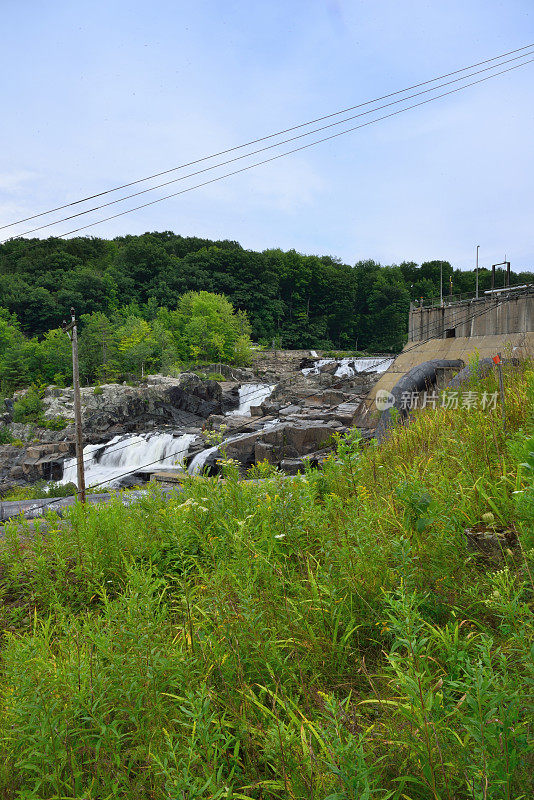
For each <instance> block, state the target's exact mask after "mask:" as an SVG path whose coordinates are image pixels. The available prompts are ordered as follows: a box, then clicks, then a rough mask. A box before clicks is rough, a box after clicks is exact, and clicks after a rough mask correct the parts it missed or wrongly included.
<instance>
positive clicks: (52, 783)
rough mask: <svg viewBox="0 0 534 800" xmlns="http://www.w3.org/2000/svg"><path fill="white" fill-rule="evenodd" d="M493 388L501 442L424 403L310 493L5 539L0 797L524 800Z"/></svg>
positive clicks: (527, 513) (520, 590)
mask: <svg viewBox="0 0 534 800" xmlns="http://www.w3.org/2000/svg"><path fill="white" fill-rule="evenodd" d="M505 377H506V414H507V431H508V435H505V432H504V430H503V423H502V418H501V411H500V408H499V407H497V408H496V409H494V410H490V411H487V410H486V411H483V410H482V409H466V408H465V409H462V408H461V407H460V408H459V409H457V410H446V409H441V408H437V409H431V408H430V409H426V410H425V411H422V412H421V413H420V414H418V415H417V416H416V418H415V419H414V421H413V422H412V424H411V425H410V426H409V427H406V428H398V429H395V430H394V431H393V432H392V434H391V436H390V438H389V439H388V440H387V441H386V442H385V443H384V444H383V445H382V446H380V447H377V446H375V445H370V446H368V447H366V448H364V449H362V446H361V445H360V442H359V441H358V436H357V433H354V434H353V435H352V436H350V437H348V439H346V440H342V441H340V442H339V443H338V448H337V454H336V455H335V456H333V457H332V458H330V459H329V460H328V462H327V463H326V465H325V468H324V470H323V471H321V472H316V471H311V470H310V471H308V472H307V473H306V474H305V475H302V476H299V477H297V478H295V479H286V478H284V477H283V476H280V475H278V474H276V472H274V473H273V474H272V475H271V476H270V477H267V478H265V479H264V480H262V481H258V482H252V483H242V482H239V481H238V480H237V475H236V473H235V471H234V470H233V468H232V465H231V464H228V465H227V466H226V467H225V469H226V481H225V482H224V483H223V482H218V481H217V480H215V479H208V480H198V479H191V480H190V481H189V483H188V484H187V485H186V487H185V491H184V493H183V494H181V495H176V496H174V497H173V498H172V499H170V500H169V499H167V498H164V497H162V496H161V494H160V493H159V492H158V490H157V489H156V488H154V489H153V490H152V491H151V492H150V494H149V495H147V497H145V498H144V499H143V500H142V501H141V502H139V503H138V504H136V505H132V506H129V507H125V506H123V505H122V503H121V502H120V500H119V499H118V498H117V499H116V500H114V501H112V502H111V503H110V504H109V505H107V506H101V507H89V508H87V509H84V508H82V507H81V506H76V507H75V508H74V509H73V510H72V512H70V514H69V516H68V518H67V519H66V520H59V519H55V518H53V517H51V518H49V520H48V521H47V529H46V531H44V532H43V533H42V535H41V533H40V532H39V531H37V533H36V534H33V533H31V532H30V531H26V530H25V528H24V525H22V526H19V525H12V526H11V527H10V528H8V529H7V531H6V536H5V540H4V542H3V545H2V547H1V549H0V575H1V587H2V590H1V591H2V600H3V605H2V630H3V640H2V652H1V658H2V663H1V666H2V672H1V676H0V682H1V686H0V695H1V700H0V704H1V705H0V741H1V747H2V755H3V758H2V759H1V764H2V765H1V766H0V796H1V797H2V798H6V800H12V799H13V800H14V798H24V799H25V800H37V798H39V800H52V798H55V800H59V798H61V800H74V798H76V799H77V800H78V799H79V798H84V799H86V800H111V798H125V799H126V798H128V799H130V798H131V799H132V800H133V798H136V800H137V799H138V798H143V799H144V798H154V800H156V798H157V799H158V800H159V798H168V800H175V799H176V800H178V798H180V800H181V799H182V798H187V800H193V799H194V798H195V799H198V800H200V798H202V799H204V798H212V799H213V800H219V799H220V798H257V800H275V798H279V799H280V800H282V798H283V799H284V800H285V798H291V799H293V800H297V799H298V800H300V798H302V799H304V798H313V800H327V799H328V800H365V798H372V799H373V800H375V799H376V800H379V799H382V798H383V799H384V800H386V799H387V798H398V799H399V800H400V798H405V799H407V800H427V798H428V799H429V800H463V798H466V800H467V799H468V798H470V799H471V800H503V799H506V800H519V799H520V798H529V797H531V796H532V791H533V786H532V783H531V778H530V775H531V773H532V766H533V765H532V748H531V742H532V739H531V733H532V730H531V725H532V723H531V720H532V711H533V706H532V688H533V682H534V670H533V659H532V656H533V653H534V651H533V646H534V645H533V642H534V638H533V625H532V616H531V611H532V598H533V594H532V593H533V588H534V587H533V585H532V580H531V575H532V571H533V564H532V561H533V560H534V488H533V487H534V464H533V465H532V467H531V466H530V461H531V458H532V457H534V444H533V443H532V440H531V437H532V435H533V433H534V431H533V428H532V412H533V410H534V378H533V377H532V374H531V373H530V374H529V373H528V372H527V371H526V370H525V369H524V368H521V369H517V370H513V371H512V370H509V371H508V372H507V373H506V376H505ZM469 389H470V390H473V391H480V392H482V391H487V392H493V391H495V389H496V386H495V384H494V379H493V378H492V377H490V378H488V379H486V381H484V382H483V383H480V384H478V385H476V386H475V385H474V386H472V387H469ZM460 405H461V403H460ZM263 474H267V475H268V470H266V469H265V470H263ZM466 531H467V533H466ZM473 532H475V533H476V532H478V536H479V538H480V539H481V540H482V541H483V542H486V543H487V542H488V541H489V542H490V544H492V548H490V549H487V548H486V549H484V548H481V549H477V548H476V546H474V545H473V541H474V537H473ZM495 543H496V545H495Z"/></svg>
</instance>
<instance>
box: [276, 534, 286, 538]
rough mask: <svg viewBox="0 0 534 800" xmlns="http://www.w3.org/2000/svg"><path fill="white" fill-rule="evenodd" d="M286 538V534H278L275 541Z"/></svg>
mask: <svg viewBox="0 0 534 800" xmlns="http://www.w3.org/2000/svg"><path fill="white" fill-rule="evenodd" d="M284 537H285V533H277V534H275V537H274V538H275V539H283V538H284Z"/></svg>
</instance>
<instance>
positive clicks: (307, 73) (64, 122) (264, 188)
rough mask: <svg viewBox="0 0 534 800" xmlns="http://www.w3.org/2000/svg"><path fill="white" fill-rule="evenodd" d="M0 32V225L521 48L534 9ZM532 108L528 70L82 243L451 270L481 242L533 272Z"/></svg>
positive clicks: (446, 9)
mask: <svg viewBox="0 0 534 800" xmlns="http://www.w3.org/2000/svg"><path fill="white" fill-rule="evenodd" d="M0 19H1V21H2V26H1V27H2V31H3V33H2V47H1V48H0V87H1V97H2V118H1V122H0V224H6V223H8V222H10V221H12V220H14V219H18V218H20V217H23V216H27V215H29V214H31V213H36V212H38V211H41V210H44V209H47V208H50V207H53V206H55V205H59V204H62V203H64V202H69V201H71V200H75V199H78V198H79V197H81V196H85V195H88V194H92V193H93V192H97V191H101V190H102V189H106V188H110V187H113V186H115V185H118V184H120V183H123V182H126V181H129V180H133V179H135V178H139V177H143V176H145V175H148V174H151V173H153V172H156V171H159V170H163V169H166V168H169V167H172V166H175V165H176V164H179V163H181V162H183V161H190V160H192V159H194V158H199V157H201V156H203V155H207V154H209V153H212V152H214V151H217V150H221V149H224V148H226V147H232V146H234V145H237V144H240V143H242V142H244V141H247V140H249V139H252V138H255V137H257V136H262V135H264V134H266V133H270V132H273V131H277V130H279V129H282V128H285V127H288V126H290V125H292V124H298V123H299V122H304V121H306V120H308V119H311V118H314V117H317V116H321V115H323V114H328V113H330V112H333V111H336V110H338V109H340V108H344V107H347V106H351V105H354V104H356V103H359V102H363V101H365V100H368V99H371V98H373V97H376V96H379V95H383V94H386V93H388V92H391V91H395V90H396V89H400V88H402V87H405V86H408V85H410V84H414V83H418V82H420V81H423V80H425V79H428V78H431V77H434V76H436V75H439V74H442V73H446V72H449V71H451V70H454V69H457V68H459V67H462V66H465V65H468V64H470V63H474V62H477V61H480V60H483V59H486V58H491V57H492V56H494V55H497V54H499V53H501V52H505V51H509V50H512V49H514V48H517V47H522V46H523V45H525V44H528V43H529V42H530V41H534V3H533V2H532V0H506V2H505V1H504V0H503V1H502V2H500V1H498V0H461V1H460V0H447V2H445V1H444V0H443V1H442V2H438V0H426V2H425V1H424V0H402V2H401V1H400V0H374V2H371V0H365V1H363V0H352V1H351V0H307V2H305V1H304V0H286V1H285V2H281V1H280V0H270V2H266V1H265V2H264V0H248V2H245V0H225V1H224V2H222V0H221V1H220V2H215V0H204V1H203V0H196V2H194V1H193V0H176V1H175V2H171V0H152V2H150V3H149V2H147V1H146V0H129V1H128V0H25V1H24V2H21V0H0ZM533 100H534V63H533V64H531V65H529V66H527V67H524V68H522V69H519V70H516V71H514V72H511V73H508V74H506V75H503V76H501V77H498V78H495V79H494V80H491V81H488V82H486V83H483V84H480V85H479V86H476V87H472V88H470V89H467V90H466V91H465V92H460V93H458V94H453V95H451V96H450V97H447V98H443V99H442V100H438V101H437V102H435V103H430V104H428V105H427V106H423V107H421V108H419V109H416V110H413V111H409V112H407V113H406V114H402V115H400V116H398V117H396V118H393V119H390V120H386V121H384V122H381V123H378V124H377V125H374V126H370V127H368V128H364V129H363V130H360V131H356V132H355V133H352V134H348V135H347V136H343V137H340V138H338V139H334V140H333V141H332V142H327V143H324V144H321V145H318V146H317V147H315V148H311V149H309V150H305V151H303V152H301V153H298V154H295V155H293V156H290V157H288V158H287V159H280V160H279V161H275V162H274V163H272V164H269V165H265V166H262V167H259V168H257V169H255V170H251V171H249V172H246V173H243V174H241V175H236V176H233V177H232V178H230V179H228V180H226V181H221V182H219V183H216V184H213V185H211V186H208V187H204V188H202V189H199V190H196V191H194V192H190V193H188V194H185V195H183V196H181V197H177V198H174V199H172V200H167V201H165V202H162V203H160V204H158V205H155V206H152V207H151V208H147V209H143V210H141V211H137V212H135V213H133V214H131V215H128V216H124V217H121V218H119V219H116V220H113V221H109V222H106V223H103V224H101V225H98V226H96V227H93V228H90V229H89V230H88V231H87V235H98V236H106V237H111V236H116V235H121V234H126V233H142V232H144V231H147V230H173V231H175V232H176V233H180V234H182V235H196V236H205V237H209V238H213V239H217V238H227V239H236V240H238V241H239V242H241V244H242V245H243V246H244V247H247V248H252V249H264V248H267V247H282V248H284V249H289V248H292V247H294V248H295V249H297V250H299V251H301V252H304V253H316V254H330V255H334V256H338V257H340V258H341V259H342V260H343V261H345V262H347V263H354V262H355V261H357V260H360V259H365V258H373V259H375V260H377V261H380V262H382V263H400V262H401V261H403V260H414V261H417V262H421V261H424V260H428V259H433V258H443V259H449V260H450V261H452V263H453V264H454V265H455V266H458V267H461V268H467V267H471V266H473V264H474V257H475V255H474V254H475V248H476V245H477V244H480V263H481V264H482V265H484V266H489V265H490V264H491V263H493V262H495V261H501V260H503V258H504V256H505V254H506V255H507V257H508V258H509V259H510V260H511V261H512V266H513V268H515V269H527V268H530V269H531V268H534V242H533V236H532V231H533V218H534V214H533V211H534V201H533V196H532V187H533V184H534V180H533V178H534V155H533V152H534V151H533V147H532V141H533V118H534V102H533ZM414 102H415V101H414ZM383 113H384V112H383ZM353 124H354V123H353ZM237 166H239V164H238V165H237ZM170 177H172V176H170ZM208 177H209V176H208ZM197 180H198V179H197ZM179 188H181V187H180V185H178V186H176V188H175V189H174V190H175V191H177V190H178V189H179ZM171 191H173V187H172V186H171V187H168V188H167V190H166V191H165V192H163V191H162V190H159V191H156V192H155V193H154V197H157V196H160V195H161V194H162V193H170V192H171ZM148 199H150V198H148ZM140 202H141V201H140ZM134 204H137V203H134V202H133V201H129V202H128V203H126V204H125V205H124V208H127V207H130V206H131V205H134ZM115 208H116V209H117V207H115ZM118 210H120V209H118ZM108 213H112V212H111V211H110V212H108ZM106 215H107V214H104V213H103V212H98V213H93V214H92V215H90V216H89V217H88V218H87V221H88V222H91V221H94V220H96V219H99V218H100V217H101V216H106ZM58 216H60V215H58ZM71 227H74V226H73V225H72V224H69V223H67V224H65V223H63V224H59V225H57V226H55V227H53V228H50V229H49V230H48V231H44V232H42V233H40V234H39V235H42V236H45V235H49V234H50V233H54V234H60V233H62V232H64V231H66V230H69V229H70V228H71ZM26 228H27V225H26V226H24V225H22V226H19V227H18V228H13V229H9V231H6V232H5V235H7V234H8V233H11V232H12V233H18V232H22V231H24V230H26ZM2 233H3V232H2ZM2 238H3V237H2Z"/></svg>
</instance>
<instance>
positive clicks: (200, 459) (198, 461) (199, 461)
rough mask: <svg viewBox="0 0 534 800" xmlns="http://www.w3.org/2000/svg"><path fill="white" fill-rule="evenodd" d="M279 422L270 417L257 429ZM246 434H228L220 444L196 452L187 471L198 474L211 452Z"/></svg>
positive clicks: (269, 426) (264, 428) (272, 425)
mask: <svg viewBox="0 0 534 800" xmlns="http://www.w3.org/2000/svg"><path fill="white" fill-rule="evenodd" d="M279 422H280V420H279V419H271V420H269V422H266V423H264V424H263V425H262V426H261V427H260V428H258V430H262V431H266V430H268V429H269V428H273V427H274V426H275V425H278V423H279ZM248 435H249V434H248V433H241V434H238V435H236V436H228V437H227V438H226V439H224V440H223V441H222V442H221V444H217V445H215V447H208V448H206V450H202V451H201V452H200V453H197V454H196V456H195V457H194V458H193V459H191V462H190V464H189V466H188V468H187V471H188V472H189V473H190V474H191V475H200V474H201V472H202V470H203V469H204V467H205V466H206V461H207V460H208V458H209V457H210V456H211V455H212V454H213V453H216V452H217V451H218V450H219V449H220V448H221V447H224V445H225V444H228V443H229V442H235V441H237V439H242V438H244V437H246V436H248Z"/></svg>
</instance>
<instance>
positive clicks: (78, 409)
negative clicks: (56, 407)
mask: <svg viewBox="0 0 534 800" xmlns="http://www.w3.org/2000/svg"><path fill="white" fill-rule="evenodd" d="M70 313H71V321H70V323H69V324H68V325H65V326H64V328H63V330H64V331H66V332H67V333H69V332H70V331H72V336H70V333H69V336H70V339H71V343H72V385H73V387H74V425H75V428H76V467H77V479H78V480H77V484H78V499H79V500H80V502H81V503H85V472H84V468H83V435H82V400H81V396H80V369H79V366H78V328H77V325H76V315H75V314H74V309H73V308H71V310H70Z"/></svg>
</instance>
